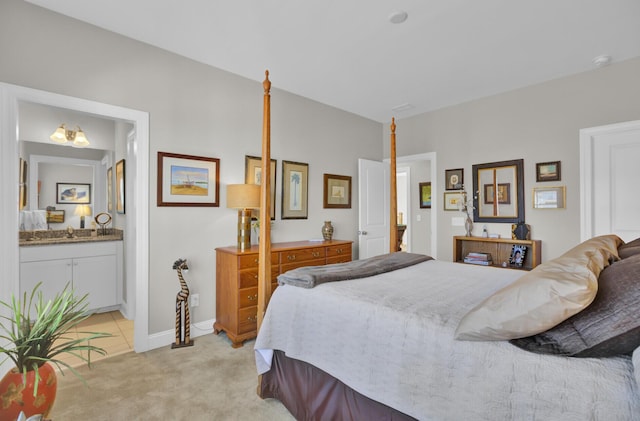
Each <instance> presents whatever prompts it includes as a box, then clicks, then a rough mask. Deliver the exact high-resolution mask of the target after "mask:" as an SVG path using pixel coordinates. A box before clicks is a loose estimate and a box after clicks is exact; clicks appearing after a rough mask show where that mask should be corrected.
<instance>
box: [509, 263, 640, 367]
mask: <svg viewBox="0 0 640 421" xmlns="http://www.w3.org/2000/svg"><path fill="white" fill-rule="evenodd" d="M639 314H640V254H636V255H634V256H630V257H628V258H626V259H623V260H620V261H617V262H615V263H613V264H612V265H611V266H609V267H607V268H605V269H604V270H603V271H602V272H601V273H600V276H599V278H598V293H597V295H596V298H595V299H594V300H593V303H591V304H590V305H589V306H588V307H587V308H586V309H584V310H582V311H581V312H580V313H578V314H576V315H574V316H572V317H570V318H569V319H567V320H565V321H564V322H562V323H560V324H558V325H557V326H555V327H553V328H551V329H549V330H547V331H545V332H542V333H539V334H537V335H534V336H529V337H526V338H520V339H513V340H511V341H510V342H511V343H512V344H514V345H516V346H518V347H520V348H523V349H526V350H528V351H532V352H536V353H540V354H556V355H566V356H572V357H610V356H615V355H621V354H630V353H631V352H633V350H634V349H636V348H638V347H640V317H638V315H639Z"/></svg>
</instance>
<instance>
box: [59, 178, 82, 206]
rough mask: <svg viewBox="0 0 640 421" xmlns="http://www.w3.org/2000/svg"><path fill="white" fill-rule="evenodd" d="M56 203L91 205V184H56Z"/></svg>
mask: <svg viewBox="0 0 640 421" xmlns="http://www.w3.org/2000/svg"><path fill="white" fill-rule="evenodd" d="M56 203H60V204H65V203H70V204H76V203H83V204H88V203H91V184H86V183H56Z"/></svg>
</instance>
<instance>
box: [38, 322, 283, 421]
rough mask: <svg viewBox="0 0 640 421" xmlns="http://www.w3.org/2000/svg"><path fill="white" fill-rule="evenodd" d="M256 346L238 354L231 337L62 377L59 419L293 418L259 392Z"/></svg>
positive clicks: (122, 358)
mask: <svg viewBox="0 0 640 421" xmlns="http://www.w3.org/2000/svg"><path fill="white" fill-rule="evenodd" d="M253 344H254V341H249V342H246V343H245V345H244V347H242V348H239V349H233V348H231V345H230V342H229V340H228V339H227V338H226V336H225V335H224V334H220V335H219V336H216V335H213V334H211V335H205V336H200V337H198V338H196V339H195V345H194V346H193V347H187V348H178V349H170V347H169V346H166V347H163V348H160V349H155V350H152V351H149V352H145V353H142V354H135V353H128V354H122V355H118V356H114V357H112V358H109V359H106V360H101V361H98V362H96V363H95V364H94V365H92V368H91V369H90V370H89V369H88V368H87V367H86V366H85V367H82V368H81V369H80V370H79V371H80V372H81V373H82V375H83V377H84V378H85V379H86V381H87V384H88V387H86V386H85V385H84V384H83V383H82V381H80V380H79V379H78V378H77V377H76V376H74V375H73V374H72V373H69V372H66V373H65V375H64V376H63V375H62V374H60V373H58V396H57V398H56V402H55V404H54V407H53V410H52V412H51V414H50V418H51V419H52V421H76V420H92V421H97V420H105V421H106V420H109V421H113V420H270V421H271V420H293V419H294V418H293V417H292V416H291V415H290V414H289V412H288V411H287V410H286V408H285V407H284V406H283V405H282V404H281V403H280V402H278V401H276V400H272V399H266V400H262V399H260V398H259V397H258V395H257V394H256V386H257V379H258V376H257V374H256V367H255V361H254V357H253Z"/></svg>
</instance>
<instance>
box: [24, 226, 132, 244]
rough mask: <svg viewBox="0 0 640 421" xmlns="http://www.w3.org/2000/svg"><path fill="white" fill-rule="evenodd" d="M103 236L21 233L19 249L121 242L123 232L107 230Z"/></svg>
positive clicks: (47, 232)
mask: <svg viewBox="0 0 640 421" xmlns="http://www.w3.org/2000/svg"><path fill="white" fill-rule="evenodd" d="M106 231H107V232H106V233H105V235H96V236H92V235H91V230H75V231H74V234H73V236H72V237H71V238H69V237H68V236H67V231H66V230H57V231H53V230H50V231H26V232H25V231H21V232H20V241H19V244H20V247H28V246H52V245H60V244H76V243H91V242H98V241H122V238H123V232H122V230H118V229H113V228H110V229H107V230H106Z"/></svg>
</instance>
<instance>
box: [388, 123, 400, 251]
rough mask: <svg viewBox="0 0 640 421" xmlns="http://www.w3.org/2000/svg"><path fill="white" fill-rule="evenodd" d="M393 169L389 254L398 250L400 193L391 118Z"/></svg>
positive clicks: (391, 174) (394, 133)
mask: <svg viewBox="0 0 640 421" xmlns="http://www.w3.org/2000/svg"><path fill="white" fill-rule="evenodd" d="M390 159H391V169H390V170H389V177H390V179H389V194H390V197H389V206H390V210H389V213H390V215H389V220H390V223H389V253H393V252H395V251H397V250H398V219H397V218H398V193H397V190H396V119H395V117H392V118H391V157H390Z"/></svg>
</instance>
